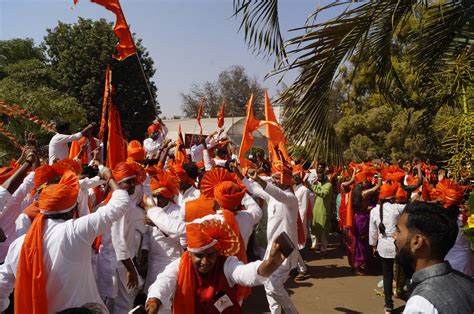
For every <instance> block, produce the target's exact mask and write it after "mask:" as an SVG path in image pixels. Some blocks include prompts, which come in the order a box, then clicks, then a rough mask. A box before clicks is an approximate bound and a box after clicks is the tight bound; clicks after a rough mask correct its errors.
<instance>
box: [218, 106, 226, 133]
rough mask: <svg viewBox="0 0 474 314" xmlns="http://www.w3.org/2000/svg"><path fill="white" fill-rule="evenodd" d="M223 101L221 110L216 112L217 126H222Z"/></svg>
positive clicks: (223, 115)
mask: <svg viewBox="0 0 474 314" xmlns="http://www.w3.org/2000/svg"><path fill="white" fill-rule="evenodd" d="M224 117H225V114H224V103H222V105H221V110H220V111H219V112H218V113H217V127H218V128H222V127H223V126H224Z"/></svg>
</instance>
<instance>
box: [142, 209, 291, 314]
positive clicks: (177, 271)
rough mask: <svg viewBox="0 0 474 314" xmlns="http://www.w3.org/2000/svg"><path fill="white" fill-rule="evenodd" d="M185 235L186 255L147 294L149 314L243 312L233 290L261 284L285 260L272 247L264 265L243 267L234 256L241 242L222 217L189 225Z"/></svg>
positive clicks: (160, 275) (202, 219) (208, 218)
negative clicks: (241, 286) (237, 287)
mask: <svg viewBox="0 0 474 314" xmlns="http://www.w3.org/2000/svg"><path fill="white" fill-rule="evenodd" d="M186 236H187V242H188V250H187V251H186V252H185V253H184V254H183V256H182V257H181V258H180V259H179V260H176V261H174V262H172V263H171V264H170V265H168V267H166V269H165V270H164V271H163V272H162V273H161V274H159V275H158V276H157V278H156V280H155V282H154V283H153V285H151V287H150V289H149V290H148V300H147V303H146V309H147V312H148V313H158V310H160V313H171V307H172V308H173V313H176V314H188V313H189V314H191V313H196V314H203V313H206V314H207V313H209V314H213V313H224V314H228V313H242V309H241V307H240V304H239V302H238V300H237V296H236V294H237V293H236V292H237V291H236V290H237V289H236V288H235V286H236V285H243V286H256V285H261V284H263V283H264V282H265V281H266V280H267V279H266V277H268V276H270V275H271V274H272V273H273V271H275V269H277V268H278V267H279V266H280V265H281V263H282V262H283V259H284V258H283V256H282V254H281V252H280V248H279V245H278V244H276V243H274V244H273V246H272V249H271V252H270V253H269V255H268V258H267V259H266V260H265V261H263V262H262V261H256V262H253V263H249V264H246V265H243V264H242V263H241V262H240V261H238V260H237V258H236V257H235V256H232V255H234V254H236V252H237V251H238V250H240V242H239V239H238V237H237V235H236V234H235V232H234V231H233V229H232V228H231V227H230V226H229V225H228V224H226V223H225V222H224V221H223V217H222V216H220V215H209V216H206V217H204V218H201V219H197V220H195V221H193V222H192V223H189V224H187V225H186Z"/></svg>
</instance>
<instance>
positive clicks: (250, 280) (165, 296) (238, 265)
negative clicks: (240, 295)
mask: <svg viewBox="0 0 474 314" xmlns="http://www.w3.org/2000/svg"><path fill="white" fill-rule="evenodd" d="M180 261H181V259H178V260H175V261H174V262H172V263H171V264H169V265H168V266H167V267H166V268H165V270H164V271H163V272H162V273H161V274H159V275H158V277H156V280H155V282H154V283H153V284H152V285H151V286H150V289H149V290H148V299H150V298H157V299H158V300H160V301H161V302H162V305H161V307H163V308H164V309H167V310H171V305H172V304H173V298H174V295H175V293H176V283H177V282H178V271H179V263H180ZM261 263H262V261H256V262H252V263H248V264H245V265H244V264H242V262H240V261H239V260H238V259H237V257H235V256H229V257H227V259H226V261H225V262H224V275H225V277H226V279H227V283H228V284H229V286H230V287H233V286H235V285H236V284H238V285H242V286H248V287H252V286H258V285H262V284H264V283H265V282H266V281H267V278H266V277H263V276H260V275H259V274H258V272H257V270H258V267H259V266H260V264H261Z"/></svg>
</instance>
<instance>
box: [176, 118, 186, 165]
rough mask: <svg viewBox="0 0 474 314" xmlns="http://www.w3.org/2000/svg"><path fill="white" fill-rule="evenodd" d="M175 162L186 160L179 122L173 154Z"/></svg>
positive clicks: (179, 162) (180, 162)
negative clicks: (174, 152)
mask: <svg viewBox="0 0 474 314" xmlns="http://www.w3.org/2000/svg"><path fill="white" fill-rule="evenodd" d="M174 159H175V160H176V163H178V164H182V163H185V162H187V154H186V148H185V147H184V140H183V133H181V124H180V125H178V140H177V141H176V154H175V156H174Z"/></svg>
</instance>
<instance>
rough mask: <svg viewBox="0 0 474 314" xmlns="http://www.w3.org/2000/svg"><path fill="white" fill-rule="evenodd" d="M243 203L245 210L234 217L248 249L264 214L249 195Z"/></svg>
mask: <svg viewBox="0 0 474 314" xmlns="http://www.w3.org/2000/svg"><path fill="white" fill-rule="evenodd" d="M241 203H242V206H243V207H244V209H243V210H240V211H238V212H236V213H234V214H235V216H234V217H235V220H237V224H238V225H239V231H240V235H241V236H242V239H243V240H244V243H245V249H246V248H247V245H248V243H249V239H250V236H251V235H252V232H253V227H254V226H255V225H256V224H258V222H259V221H260V219H262V215H263V212H262V209H261V208H260V206H258V204H257V202H255V200H254V199H253V198H252V197H251V196H250V195H248V194H245V195H244V198H243V199H242V202H241ZM218 213H219V211H218Z"/></svg>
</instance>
